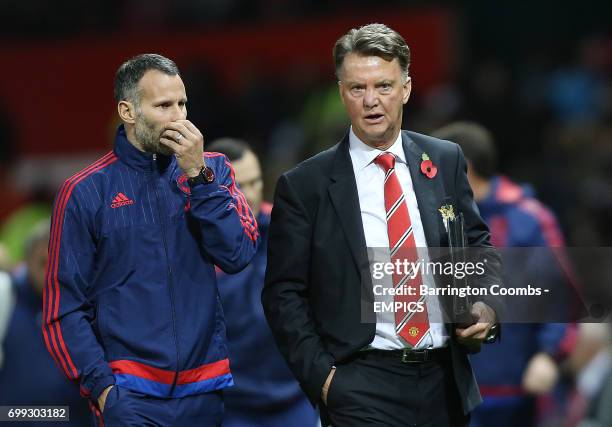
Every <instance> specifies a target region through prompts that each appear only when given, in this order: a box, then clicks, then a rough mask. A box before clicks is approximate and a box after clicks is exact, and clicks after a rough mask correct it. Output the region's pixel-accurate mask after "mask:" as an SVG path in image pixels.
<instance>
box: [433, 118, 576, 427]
mask: <svg viewBox="0 0 612 427" xmlns="http://www.w3.org/2000/svg"><path fill="white" fill-rule="evenodd" d="M435 135H436V136H437V137H438V138H443V139H449V140H451V141H453V142H456V143H457V144H459V145H460V146H461V148H462V150H463V152H464V154H465V156H466V158H467V160H468V180H469V182H470V185H471V187H472V190H473V191H474V199H475V200H476V203H477V205H478V209H479V210H480V215H481V216H482V218H483V219H484V220H485V222H486V223H487V224H488V225H489V228H490V229H491V242H492V243H493V244H494V245H495V246H497V247H500V248H508V247H522V248H525V253H529V254H530V256H531V257H532V259H531V261H532V262H531V263H529V264H525V263H524V257H522V256H521V257H518V258H517V255H518V254H519V253H518V252H517V251H514V252H507V255H506V256H505V259H504V264H505V266H506V268H507V269H508V270H507V271H513V270H515V271H518V270H519V269H521V270H525V271H530V273H529V274H531V275H535V274H538V272H539V275H540V276H537V277H541V276H542V275H543V273H548V274H551V275H552V272H553V271H554V269H553V268H552V267H550V266H547V267H546V268H545V267H543V265H546V264H544V262H542V261H541V260H540V258H542V257H543V254H545V253H546V252H545V251H543V250H533V251H530V249H532V248H538V247H551V248H554V247H562V246H564V239H563V235H562V233H561V230H560V228H559V226H558V225H557V220H556V218H555V216H554V214H553V213H552V212H551V211H550V210H549V209H548V208H547V207H546V206H544V205H543V204H542V203H541V202H540V201H538V200H537V199H536V198H535V197H534V195H533V190H531V189H530V188H529V187H528V186H520V185H518V184H516V183H514V182H512V181H511V180H510V179H509V178H507V177H505V176H503V175H498V174H496V150H495V145H494V142H493V136H492V135H491V134H490V132H489V131H488V130H487V129H486V128H484V127H482V126H481V125H479V124H477V123H473V122H455V123H451V124H449V125H447V126H445V127H443V128H441V129H439V130H437V131H436V132H435ZM528 251H529V252H528ZM519 263H520V264H519ZM511 266H514V268H513V267H511ZM534 269H535V271H532V270H534ZM530 277H531V276H530ZM552 277H553V278H554V279H553V280H552V282H551V285H552V286H556V287H557V288H555V291H556V292H561V289H560V288H559V287H561V286H562V283H563V282H562V281H561V279H562V278H561V277H556V276H554V275H553V276H552ZM557 279H559V280H558V281H557ZM539 308H540V309H541V310H544V307H542V306H540V307H539ZM572 329H573V326H572V325H571V324H565V323H551V322H546V323H544V322H541V323H508V324H506V325H504V335H503V337H502V339H501V340H500V342H499V343H497V344H496V345H492V346H488V347H487V348H486V349H483V351H482V352H481V353H479V354H474V355H472V356H471V358H470V359H471V362H472V365H473V366H474V372H475V374H476V379H477V381H478V384H479V386H480V393H481V395H482V397H483V404H482V405H481V406H479V407H478V408H477V409H476V410H475V411H474V412H473V413H472V421H471V424H470V425H471V426H472V427H506V426H508V427H514V426H521V427H529V426H534V425H536V423H537V405H536V403H537V402H536V398H535V397H536V396H538V395H545V394H546V393H549V392H550V391H551V390H552V389H553V387H554V386H555V383H556V382H557V379H558V377H559V369H558V366H557V364H558V362H559V361H560V360H561V359H562V358H563V357H564V356H565V355H567V352H568V350H570V346H571V336H572V334H571V331H572Z"/></svg>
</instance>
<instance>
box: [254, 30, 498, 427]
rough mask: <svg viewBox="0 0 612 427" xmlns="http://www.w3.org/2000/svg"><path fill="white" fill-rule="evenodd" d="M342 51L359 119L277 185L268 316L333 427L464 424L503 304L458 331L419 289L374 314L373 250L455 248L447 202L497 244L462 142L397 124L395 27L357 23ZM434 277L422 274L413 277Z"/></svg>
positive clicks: (475, 233) (401, 80) (475, 308)
mask: <svg viewBox="0 0 612 427" xmlns="http://www.w3.org/2000/svg"><path fill="white" fill-rule="evenodd" d="M334 59H335V62H336V74H337V76H338V80H339V82H338V85H339V90H340V96H341V98H342V101H343V103H344V105H345V107H346V110H347V112H348V115H349V117H350V119H351V128H350V131H349V133H348V135H347V136H346V137H345V138H344V139H343V140H342V141H341V142H340V143H339V144H337V145H336V146H334V147H332V148H330V149H329V150H327V151H324V152H322V153H320V154H318V155H316V156H314V157H313V158H311V159H309V160H306V161H305V162H303V163H301V164H300V165H298V166H297V167H296V168H294V169H292V170H291V171H289V172H287V173H285V174H284V175H282V176H281V178H280V179H279V181H278V184H277V187H276V194H275V199H274V208H273V211H272V223H271V227H270V239H269V252H268V254H269V258H268V268H267V272H266V282H265V287H264V290H263V293H262V302H263V305H264V310H265V313H266V317H267V319H268V322H269V324H270V326H271V329H272V332H273V334H274V336H275V339H276V341H277V344H278V346H279V348H280V350H281V352H282V353H283V355H284V357H285V358H286V359H287V361H288V364H289V366H290V368H291V370H292V371H293V373H294V375H295V376H296V377H297V379H298V380H299V382H300V384H301V386H302V388H303V389H304V391H305V392H306V394H307V395H308V397H309V398H310V400H311V402H312V403H313V404H320V405H319V408H320V410H321V417H322V421H323V424H324V425H328V424H330V423H331V424H332V425H334V426H337V427H345V426H349V427H352V426H355V427H363V426H436V427H438V426H465V425H466V424H467V421H468V418H469V415H468V414H469V412H470V411H471V410H472V409H473V408H474V407H475V406H477V405H478V404H479V403H480V401H481V399H480V395H479V392H478V387H477V385H476V382H475V380H474V376H473V373H472V370H471V368H470V365H469V361H468V358H467V352H468V348H472V349H473V348H474V347H477V346H479V345H480V343H482V342H483V341H485V340H490V339H492V338H494V332H493V331H495V330H496V328H495V327H493V326H494V324H495V323H496V314H495V310H493V308H492V307H495V301H493V300H491V299H488V298H484V297H482V298H480V299H479V298H476V299H475V301H474V304H473V305H472V309H471V314H472V316H473V318H474V322H473V324H471V325H463V327H461V328H456V327H454V326H452V325H451V324H450V323H445V322H444V320H442V319H443V318H442V317H441V312H442V309H441V308H440V303H439V301H438V298H435V297H428V296H427V295H423V294H421V293H417V294H416V295H413V296H411V297H408V299H404V300H402V301H403V302H407V303H409V304H417V306H418V307H421V309H414V310H413V311H412V312H411V311H408V312H406V311H401V310H400V312H396V313H394V315H393V317H392V320H391V322H389V321H388V320H387V321H385V318H384V316H382V315H380V313H375V309H374V307H375V299H376V300H377V299H378V297H377V296H375V295H374V294H375V293H376V291H375V289H373V285H372V282H373V281H372V275H371V272H370V264H371V262H372V259H371V258H372V256H373V253H374V251H373V250H372V249H373V248H386V249H387V253H388V255H389V259H390V261H391V262H393V261H394V260H395V259H397V254H398V252H402V253H412V252H414V251H415V249H418V248H419V247H420V248H425V247H440V246H446V245H447V241H446V237H445V236H446V232H445V228H444V225H443V221H442V217H441V214H440V212H439V210H440V209H441V208H442V207H444V206H446V207H448V206H449V205H452V207H453V209H454V210H455V211H457V213H459V212H461V213H462V214H463V216H464V219H465V234H466V238H467V244H468V245H469V246H473V247H483V248H490V246H491V245H490V243H489V231H488V229H487V227H486V225H485V224H484V222H483V221H482V219H481V218H480V216H479V214H478V209H477V208H476V206H475V204H474V201H473V198H472V192H471V190H470V187H469V184H468V181H467V178H466V164H465V160H464V158H463V155H462V153H461V150H460V149H459V148H458V146H457V145H456V144H453V143H449V142H447V141H442V140H438V139H435V138H432V137H428V136H425V135H420V134H417V133H414V132H406V131H402V130H401V124H402V111H403V105H404V104H405V103H406V102H407V101H408V98H409V96H410V89H411V81H410V77H409V76H408V65H409V62H410V52H409V48H408V46H407V45H406V42H405V41H404V39H403V38H402V37H401V36H400V35H399V34H398V33H397V32H395V31H393V30H392V29H390V28H388V27H386V26H385V25H381V24H371V25H367V26H364V27H361V28H359V29H353V30H351V31H349V32H348V33H347V34H346V35H344V36H343V37H341V38H340V39H339V40H338V41H337V42H336V45H335V47H334ZM449 200H450V201H451V202H450V203H449V202H448V201H449ZM447 212H448V210H447ZM497 274H498V273H497V270H496V269H488V273H487V274H485V275H483V276H482V277H479V278H478V283H477V284H475V283H471V286H483V287H486V286H487V285H491V284H492V283H495V281H497V280H498V279H497ZM390 279H391V280H392V284H393V287H394V288H395V289H398V288H399V287H400V286H401V287H406V286H407V284H406V282H404V281H403V279H400V281H399V283H398V280H397V277H396V274H395V273H393V277H392V278H390ZM425 282H426V278H425V276H423V277H421V276H420V275H416V276H415V277H412V278H410V281H409V282H408V283H410V284H412V285H414V286H415V288H417V289H419V288H420V286H418V285H419V284H423V283H425ZM434 286H435V285H434ZM410 298H414V299H412V300H411V299H410ZM397 301H398V297H395V302H397ZM377 302H378V301H377ZM418 304H421V305H418ZM414 307H416V306H414V305H413V308H414ZM423 307H424V308H423Z"/></svg>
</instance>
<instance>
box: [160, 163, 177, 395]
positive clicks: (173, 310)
mask: <svg viewBox="0 0 612 427" xmlns="http://www.w3.org/2000/svg"><path fill="white" fill-rule="evenodd" d="M156 159H157V156H156V155H155V154H153V171H154V172H153V176H154V178H155V179H154V180H153V190H154V191H155V199H156V201H157V213H158V215H159V221H160V225H161V229H162V241H163V243H164V254H165V255H166V265H167V267H168V268H167V275H168V293H169V294H170V307H171V314H172V335H173V337H174V346H175V348H176V369H175V371H174V379H173V380H172V387H171V388H170V393H169V394H168V396H172V393H174V388H175V387H176V382H177V381H178V376H179V372H180V360H181V354H180V350H179V346H178V336H177V333H176V308H175V302H174V284H173V281H172V265H171V264H170V256H169V254H168V241H167V237H166V224H165V220H166V215H165V213H166V212H165V209H164V208H163V207H162V204H161V201H160V198H159V193H158V191H157V181H158V178H161V174H159V172H158V171H157V162H156Z"/></svg>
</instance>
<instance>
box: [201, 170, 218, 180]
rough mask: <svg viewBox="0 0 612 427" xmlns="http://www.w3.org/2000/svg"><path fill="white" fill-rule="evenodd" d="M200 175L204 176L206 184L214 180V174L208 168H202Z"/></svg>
mask: <svg viewBox="0 0 612 427" xmlns="http://www.w3.org/2000/svg"><path fill="white" fill-rule="evenodd" d="M202 174H203V175H204V178H205V179H206V182H213V181H214V180H215V173H214V172H213V170H212V169H211V168H209V167H208V166H207V167H205V168H204V170H203V171H202Z"/></svg>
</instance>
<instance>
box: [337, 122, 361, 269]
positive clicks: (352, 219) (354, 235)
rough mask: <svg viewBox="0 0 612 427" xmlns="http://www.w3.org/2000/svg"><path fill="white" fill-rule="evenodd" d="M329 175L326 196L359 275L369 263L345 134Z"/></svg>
mask: <svg viewBox="0 0 612 427" xmlns="http://www.w3.org/2000/svg"><path fill="white" fill-rule="evenodd" d="M330 178H331V180H332V184H331V185H330V186H329V189H328V191H329V196H330V198H331V201H332V205H333V207H334V209H335V211H336V213H337V214H338V218H339V220H340V224H341V225H342V229H343V231H344V234H345V236H346V241H347V242H348V246H349V249H350V251H351V254H352V255H353V258H354V260H355V263H356V265H357V269H358V270H359V272H360V274H361V271H362V270H363V269H364V268H365V269H368V271H369V263H368V254H367V249H366V241H365V234H364V232H363V222H362V221H361V209H360V207H359V196H358V194H357V183H356V181H355V173H354V172H353V164H352V163H351V156H350V154H349V142H348V134H347V135H346V136H345V137H344V139H343V140H342V142H341V143H340V144H339V145H338V149H337V151H336V157H335V159H334V164H333V170H332V173H331V176H330Z"/></svg>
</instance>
